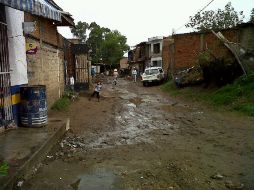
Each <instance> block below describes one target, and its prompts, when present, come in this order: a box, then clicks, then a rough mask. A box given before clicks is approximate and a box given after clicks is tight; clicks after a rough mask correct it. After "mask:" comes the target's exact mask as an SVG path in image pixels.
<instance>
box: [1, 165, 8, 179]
mask: <svg viewBox="0 0 254 190" xmlns="http://www.w3.org/2000/svg"><path fill="white" fill-rule="evenodd" d="M8 170H9V165H8V164H7V163H6V162H0V176H7V174H8Z"/></svg>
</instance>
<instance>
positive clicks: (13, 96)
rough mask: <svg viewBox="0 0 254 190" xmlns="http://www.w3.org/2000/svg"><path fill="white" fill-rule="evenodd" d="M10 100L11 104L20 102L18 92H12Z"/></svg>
mask: <svg viewBox="0 0 254 190" xmlns="http://www.w3.org/2000/svg"><path fill="white" fill-rule="evenodd" d="M11 102H12V105H15V104H19V103H20V94H13V95H12V96H11Z"/></svg>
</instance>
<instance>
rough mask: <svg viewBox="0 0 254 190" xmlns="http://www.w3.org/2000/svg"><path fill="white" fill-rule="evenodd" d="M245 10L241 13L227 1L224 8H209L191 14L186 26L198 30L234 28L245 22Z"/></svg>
mask: <svg viewBox="0 0 254 190" xmlns="http://www.w3.org/2000/svg"><path fill="white" fill-rule="evenodd" d="M243 18H244V15H243V11H240V12H239V13H238V12H236V11H235V10H234V8H233V7H232V4H231V2H229V3H227V4H226V6H225V9H224V10H221V9H218V10H217V11H213V10H209V11H204V12H202V13H201V12H198V13H197V14H196V15H195V16H190V22H189V23H188V24H186V25H185V26H186V27H187V28H193V29H194V30H197V31H206V30H211V29H213V30H221V29H225V28H232V27H234V26H236V25H237V24H240V23H242V22H243Z"/></svg>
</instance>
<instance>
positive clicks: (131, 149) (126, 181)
mask: <svg viewBox="0 0 254 190" xmlns="http://www.w3.org/2000/svg"><path fill="white" fill-rule="evenodd" d="M105 83H106V84H105ZM51 116H52V117H54V116H56V117H59V116H61V117H63V118H67V117H70V125H71V130H70V131H69V132H68V133H67V134H66V136H65V137H64V138H63V140H62V141H61V142H60V143H59V145H58V146H57V147H56V148H55V149H54V150H52V152H51V153H50V154H49V155H48V156H47V158H45V161H44V162H43V163H42V165H41V167H40V168H39V169H38V170H37V172H36V173H35V174H34V175H33V176H32V177H31V178H30V179H29V180H27V181H25V182H24V185H23V186H22V188H21V189H25V190H45V189H47V190H51V189H52V190H55V189H57V190H58V189H59V190H60V189H70V190H108V189H113V190H150V189H151V190H159V189H163V190H164V189H165V190H168V189H169V190H172V189H173V190H206V189H207V190H211V189H214V190H224V189H248V190H253V189H254V119H253V118H250V117H244V116H239V115H236V114H233V113H227V112H216V111H213V110H211V109H209V108H207V107H206V106H204V105H203V106H202V105H198V104H196V103H194V102H184V101H183V100H179V99H175V98H172V97H170V96H169V95H167V94H164V93H163V92H161V91H160V88H159V87H158V86H153V87H143V86H142V85H141V83H133V82H131V81H127V80H123V79H120V80H119V81H118V84H117V85H116V86H114V88H112V85H111V83H110V82H108V83H107V82H105V81H104V85H103V92H102V98H101V101H100V102H97V99H96V98H94V99H92V100H91V101H89V100H88V95H86V94H84V95H81V96H80V97H79V99H78V100H77V101H75V102H73V103H72V105H71V107H70V109H69V110H68V111H67V112H64V113H54V112H52V113H51Z"/></svg>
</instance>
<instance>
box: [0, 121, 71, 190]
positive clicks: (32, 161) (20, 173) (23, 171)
mask: <svg viewBox="0 0 254 190" xmlns="http://www.w3.org/2000/svg"><path fill="white" fill-rule="evenodd" d="M69 125H70V120H69V119H67V121H66V122H65V123H64V124H63V125H61V127H59V128H58V129H57V130H56V131H55V132H54V133H53V134H52V135H51V136H50V137H49V138H48V139H47V140H46V141H45V142H44V143H43V144H42V146H41V147H40V148H39V149H38V150H37V151H36V152H35V153H34V154H33V155H32V156H31V157H30V158H29V159H28V160H27V161H26V162H25V163H24V164H23V165H22V166H21V167H20V168H19V169H18V170H17V172H16V173H14V174H13V175H12V176H10V177H9V179H8V180H7V181H6V183H5V184H4V185H3V186H2V187H1V188H0V189H3V190H12V189H15V187H14V185H15V183H16V182H17V180H18V179H20V178H22V179H26V178H27V177H28V176H29V175H30V174H32V172H31V170H32V169H33V168H34V167H35V166H36V165H38V164H39V163H40V162H42V161H43V160H44V159H45V157H46V156H47V154H48V153H49V151H50V150H51V149H52V148H53V147H54V146H55V145H56V144H57V142H58V141H59V140H60V139H61V138H62V136H63V135H64V134H65V133H66V131H67V129H69Z"/></svg>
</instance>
